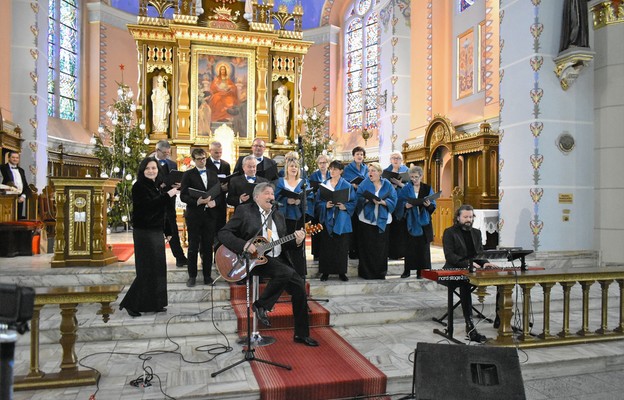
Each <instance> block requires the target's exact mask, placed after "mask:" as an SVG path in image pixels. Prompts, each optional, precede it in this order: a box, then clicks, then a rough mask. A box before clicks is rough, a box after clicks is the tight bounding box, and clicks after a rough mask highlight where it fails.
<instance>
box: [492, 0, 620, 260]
mask: <svg viewBox="0 0 624 400" xmlns="http://www.w3.org/2000/svg"><path fill="white" fill-rule="evenodd" d="M535 4H537V5H535ZM562 6H563V0H549V1H542V2H532V1H511V0H505V1H502V2H501V7H500V13H501V14H500V15H501V22H500V38H501V63H500V72H501V85H500V97H501V104H500V105H501V114H500V117H501V123H500V129H501V134H502V135H503V136H502V140H501V144H500V148H499V149H500V168H501V174H500V192H501V195H502V199H501V202H500V218H501V224H502V230H501V236H500V245H501V246H522V247H524V248H528V249H533V250H535V251H537V250H539V251H573V250H588V249H593V232H592V227H593V226H594V170H593V165H594V161H593V152H592V149H593V146H594V132H593V118H594V117H593V107H594V105H593V104H594V98H593V96H592V93H594V84H593V79H592V78H593V77H592V70H593V65H591V64H590V66H589V67H588V68H586V69H585V70H584V71H583V72H582V73H581V75H580V76H579V77H578V79H577V80H576V82H575V83H574V84H573V85H572V86H571V87H570V88H569V89H568V90H567V91H563V90H562V89H561V87H560V83H559V80H558V79H557V77H556V75H555V74H554V72H553V70H554V63H553V58H554V57H555V56H556V55H557V53H558V51H559V38H560V34H561V20H562ZM562 134H569V135H571V136H572V137H573V138H574V142H575V146H574V148H573V149H572V151H570V152H563V151H561V150H560V149H559V147H558V144H557V143H558V138H559V137H560V136H561V135H562ZM621 175H622V174H621ZM570 199H571V203H568V200H570ZM620 243H621V242H620ZM620 247H621V246H620Z"/></svg>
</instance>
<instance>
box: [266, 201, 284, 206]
mask: <svg viewBox="0 0 624 400" xmlns="http://www.w3.org/2000/svg"><path fill="white" fill-rule="evenodd" d="M269 203H271V206H272V207H278V208H279V207H282V206H283V204H282V203H278V202H277V201H275V200H269Z"/></svg>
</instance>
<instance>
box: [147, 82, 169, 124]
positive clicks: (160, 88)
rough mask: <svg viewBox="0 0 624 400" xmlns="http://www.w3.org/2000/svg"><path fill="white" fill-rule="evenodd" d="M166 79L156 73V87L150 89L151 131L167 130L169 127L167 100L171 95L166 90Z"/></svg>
mask: <svg viewBox="0 0 624 400" xmlns="http://www.w3.org/2000/svg"><path fill="white" fill-rule="evenodd" d="M166 79H167V78H166V77H163V76H162V75H158V77H157V78H156V87H155V88H154V89H152V97H151V99H152V123H153V129H152V131H153V132H167V128H168V127H169V101H170V99H171V97H170V96H169V92H168V91H167V86H166Z"/></svg>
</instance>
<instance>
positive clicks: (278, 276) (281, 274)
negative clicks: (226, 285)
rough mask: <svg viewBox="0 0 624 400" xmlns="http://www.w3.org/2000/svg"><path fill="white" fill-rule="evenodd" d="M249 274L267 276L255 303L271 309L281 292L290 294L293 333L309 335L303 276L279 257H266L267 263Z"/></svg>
mask: <svg viewBox="0 0 624 400" xmlns="http://www.w3.org/2000/svg"><path fill="white" fill-rule="evenodd" d="M251 275H258V276H261V277H263V278H269V283H268V284H267V285H266V287H265V288H264V291H263V292H262V293H261V294H260V296H259V297H258V301H257V304H258V305H259V306H261V307H262V308H265V309H267V310H271V309H272V308H273V306H274V305H275V303H277V300H278V299H279V297H280V296H281V294H282V292H283V291H284V290H286V293H288V294H290V296H291V301H292V311H293V316H294V318H295V335H296V336H299V337H306V336H310V324H309V321H308V303H307V299H306V292H305V285H304V282H303V278H301V276H300V275H299V274H298V273H297V272H296V271H295V270H294V269H293V268H292V267H291V266H290V265H289V263H288V261H287V260H285V259H284V258H282V256H280V257H276V258H273V257H267V263H266V264H264V265H260V266H258V267H257V268H255V269H254V270H253V271H252V272H251Z"/></svg>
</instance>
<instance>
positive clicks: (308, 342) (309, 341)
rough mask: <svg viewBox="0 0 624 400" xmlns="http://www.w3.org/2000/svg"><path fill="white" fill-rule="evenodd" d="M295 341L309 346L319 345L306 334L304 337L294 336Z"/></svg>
mask: <svg viewBox="0 0 624 400" xmlns="http://www.w3.org/2000/svg"><path fill="white" fill-rule="evenodd" d="M294 340H295V343H303V344H305V345H306V346H310V347H317V346H318V345H319V343H318V342H317V341H316V340H314V339H312V338H311V337H310V336H306V337H301V336H295V337H294Z"/></svg>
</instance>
